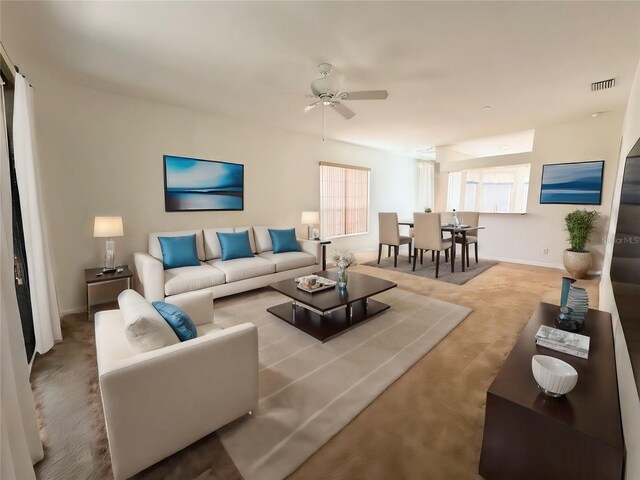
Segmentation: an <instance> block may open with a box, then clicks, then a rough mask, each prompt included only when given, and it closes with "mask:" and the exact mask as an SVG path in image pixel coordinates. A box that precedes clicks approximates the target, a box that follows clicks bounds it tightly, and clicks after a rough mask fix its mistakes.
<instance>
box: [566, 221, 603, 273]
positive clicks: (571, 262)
mask: <svg viewBox="0 0 640 480" xmlns="http://www.w3.org/2000/svg"><path fill="white" fill-rule="evenodd" d="M599 215H600V214H599V212H596V211H595V210H591V211H587V210H579V209H578V210H574V211H573V212H570V213H568V214H567V216H566V217H564V223H565V224H566V226H567V230H568V231H569V243H570V244H571V246H570V248H568V249H567V250H565V251H564V255H563V257H562V263H563V264H564V268H565V269H566V270H567V272H569V275H571V276H572V277H573V278H584V276H585V275H586V274H587V272H588V271H589V268H590V267H591V252H589V251H588V250H585V247H586V246H587V243H588V242H589V239H590V238H591V234H592V233H593V230H594V229H595V227H596V220H598V216H599Z"/></svg>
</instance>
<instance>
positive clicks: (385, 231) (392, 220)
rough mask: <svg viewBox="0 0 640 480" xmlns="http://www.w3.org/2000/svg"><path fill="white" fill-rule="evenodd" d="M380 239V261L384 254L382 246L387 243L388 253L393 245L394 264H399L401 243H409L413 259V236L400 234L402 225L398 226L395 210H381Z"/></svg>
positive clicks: (395, 265) (379, 219)
mask: <svg viewBox="0 0 640 480" xmlns="http://www.w3.org/2000/svg"><path fill="white" fill-rule="evenodd" d="M378 223H379V241H378V263H380V257H381V256H382V246H383V245H387V246H388V247H389V248H388V253H387V255H390V254H391V247H393V266H394V267H397V266H398V253H399V250H400V245H407V248H408V250H409V261H411V237H406V236H404V235H400V227H399V226H398V214H397V213H395V212H379V213H378Z"/></svg>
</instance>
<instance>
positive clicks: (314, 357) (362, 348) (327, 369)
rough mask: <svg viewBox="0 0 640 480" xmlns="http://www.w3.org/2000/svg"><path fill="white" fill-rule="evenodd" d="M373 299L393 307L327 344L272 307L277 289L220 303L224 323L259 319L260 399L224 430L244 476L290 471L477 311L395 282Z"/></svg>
mask: <svg viewBox="0 0 640 480" xmlns="http://www.w3.org/2000/svg"><path fill="white" fill-rule="evenodd" d="M373 298H374V299H376V300H379V301H382V302H385V303H388V304H389V305H391V309H390V310H388V311H386V312H384V313H382V314H381V315H379V316H377V317H375V318H373V319H372V320H370V321H369V322H367V323H364V324H362V325H360V326H358V327H357V328H354V329H352V330H350V331H348V332H346V333H345V334H343V335H341V336H339V337H336V338H334V339H332V340H330V341H329V342H327V343H321V342H319V341H318V340H316V339H314V338H312V337H310V336H309V335H306V334H305V333H303V332H301V331H299V330H298V329H296V328H294V327H293V326H291V325H289V324H287V323H285V322H283V321H282V320H280V319H278V318H276V317H275V316H273V315H271V314H270V313H268V312H266V311H265V309H266V307H268V306H272V305H277V304H279V303H282V302H283V301H287V299H286V298H285V297H284V296H282V295H280V294H278V293H275V292H269V293H268V294H266V295H263V296H261V297H260V298H256V299H254V300H251V301H249V302H246V303H245V304H243V305H239V306H230V307H225V308H221V309H217V310H216V322H217V323H219V324H220V325H222V326H223V327H230V326H232V325H236V324H239V323H243V322H245V321H247V319H251V321H252V322H253V323H255V324H256V325H257V326H258V339H259V348H260V350H259V359H260V368H261V370H260V403H259V406H258V408H257V409H256V410H255V411H254V414H253V415H252V416H245V417H243V418H241V419H239V420H238V421H236V422H234V423H232V424H231V425H229V426H227V427H226V428H223V429H222V430H220V431H218V434H219V435H220V438H221V440H222V443H223V445H224V447H225V449H226V450H227V452H228V453H229V455H230V456H231V458H232V459H233V461H234V463H235V464H236V467H237V468H238V470H239V471H240V473H241V474H242V476H243V477H244V478H245V479H246V480H279V479H282V478H285V477H286V476H287V475H289V474H290V473H292V472H293V471H294V470H295V469H296V468H298V466H300V465H301V464H302V463H303V462H304V461H305V460H306V459H307V458H308V457H309V456H311V455H312V454H313V453H314V452H315V451H316V450H317V449H318V448H320V447H321V446H322V445H324V444H325V443H326V442H327V441H328V440H329V439H330V438H331V437H333V436H334V435H335V434H336V433H338V432H339V431H340V430H342V429H343V428H344V427H345V426H346V425H347V424H348V423H349V422H350V421H351V420H353V418H354V417H355V416H356V415H358V414H359V413H360V412H361V411H362V410H363V409H364V408H365V407H366V406H367V405H369V404H370V403H371V402H372V401H373V400H375V399H376V398H377V397H378V396H379V395H380V394H381V393H382V392H384V390H385V389H386V388H387V387H388V386H389V385H390V384H391V383H393V382H394V381H395V380H396V379H398V377H400V376H401V375H402V374H403V373H405V372H406V371H407V370H408V369H409V368H410V367H411V366H412V365H413V364H414V363H415V362H416V361H417V360H419V359H420V358H422V357H423V356H424V355H425V354H426V353H427V352H428V351H429V350H431V349H432V348H433V347H434V346H435V345H436V344H438V342H440V340H442V339H443V338H444V337H445V336H446V335H447V334H448V333H449V332H450V331H451V330H453V329H454V328H455V327H456V326H457V325H458V324H459V323H460V322H461V321H462V320H464V318H465V317H466V316H467V315H468V314H469V313H470V312H471V309H470V308H467V307H461V306H458V305H454V304H451V303H448V302H443V301H440V300H434V299H431V298H428V297H424V296H422V295H417V294H415V293H411V292H407V291H406V290H401V289H397V288H396V289H393V290H390V291H388V292H384V293H382V294H380V295H377V296H375V297H373Z"/></svg>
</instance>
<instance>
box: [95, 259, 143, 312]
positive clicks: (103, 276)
mask: <svg viewBox="0 0 640 480" xmlns="http://www.w3.org/2000/svg"><path fill="white" fill-rule="evenodd" d="M121 267H122V271H121V272H113V273H102V268H87V269H85V271H84V282H85V284H86V285H87V318H89V319H91V290H92V289H93V288H94V287H96V286H98V285H104V284H106V283H113V282H120V281H123V280H126V281H127V288H131V279H132V278H133V272H132V271H131V270H129V266H128V265H121Z"/></svg>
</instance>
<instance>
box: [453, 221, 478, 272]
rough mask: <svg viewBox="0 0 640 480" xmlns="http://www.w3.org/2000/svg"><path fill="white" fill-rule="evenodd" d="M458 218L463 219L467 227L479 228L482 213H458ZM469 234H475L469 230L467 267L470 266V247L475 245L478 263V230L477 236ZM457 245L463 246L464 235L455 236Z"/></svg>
mask: <svg viewBox="0 0 640 480" xmlns="http://www.w3.org/2000/svg"><path fill="white" fill-rule="evenodd" d="M457 213H458V218H460V219H461V221H462V223H464V224H465V225H470V226H472V227H477V226H478V224H479V222H480V212H457ZM469 232H474V230H467V241H466V246H465V248H466V252H465V253H466V257H467V267H468V266H469V245H470V244H473V245H474V247H475V254H476V263H478V237H477V230H475V232H476V235H469ZM455 240H456V243H459V244H462V235H460V234H458V235H456V236H455Z"/></svg>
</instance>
